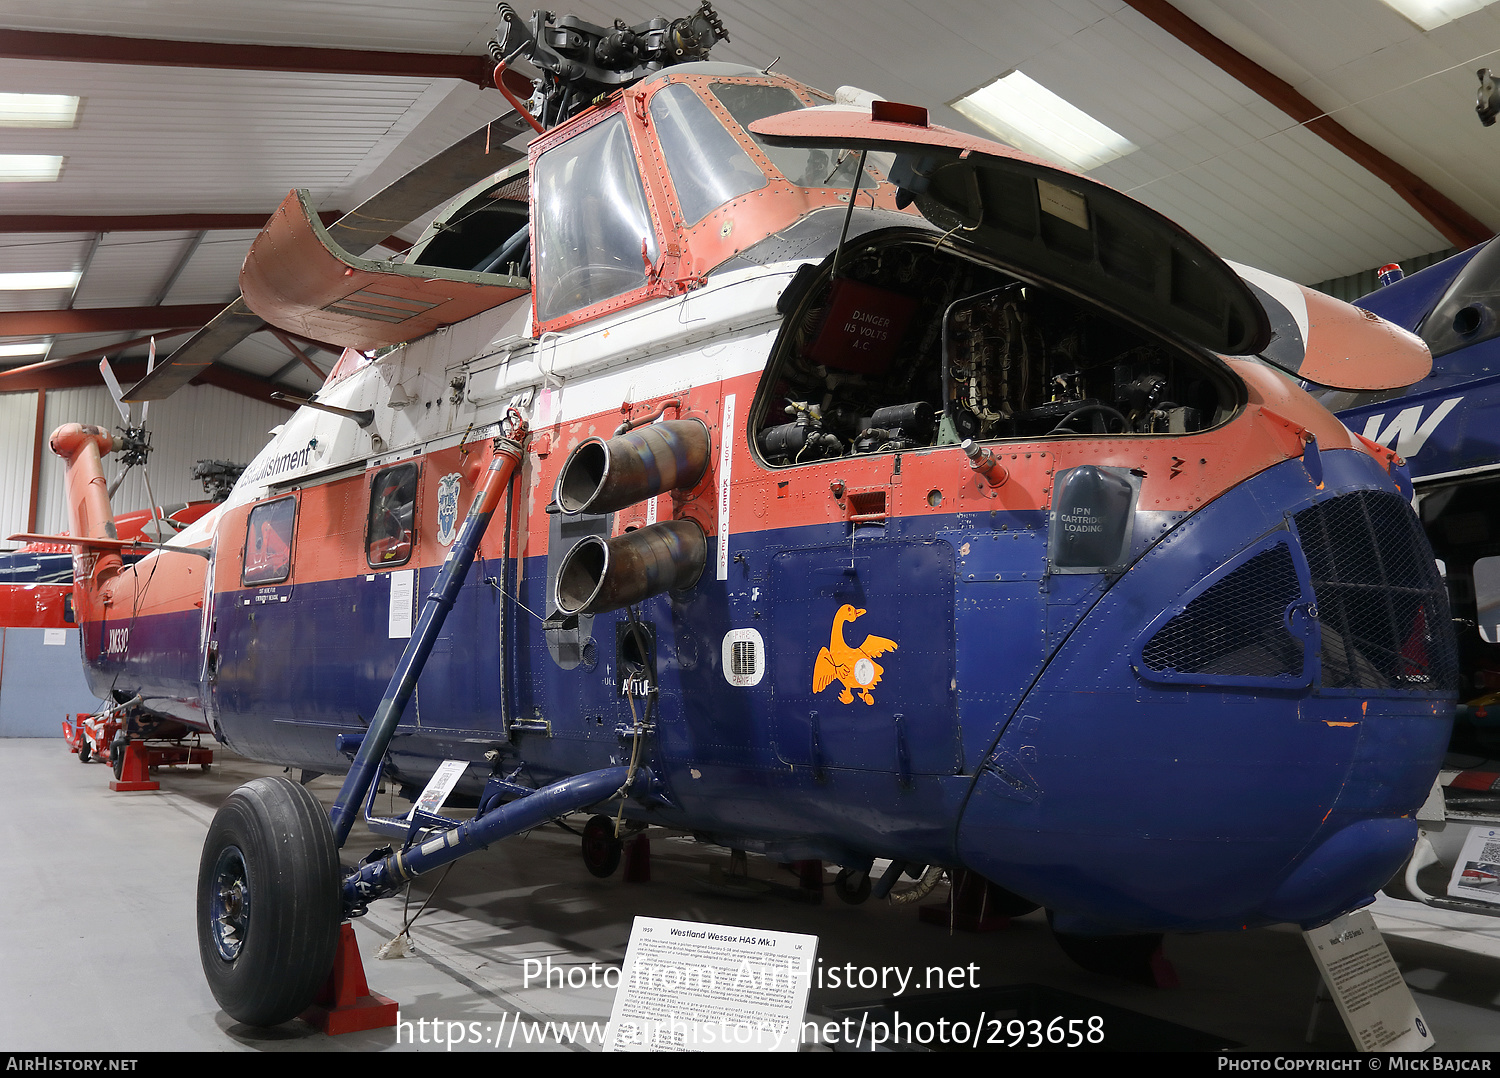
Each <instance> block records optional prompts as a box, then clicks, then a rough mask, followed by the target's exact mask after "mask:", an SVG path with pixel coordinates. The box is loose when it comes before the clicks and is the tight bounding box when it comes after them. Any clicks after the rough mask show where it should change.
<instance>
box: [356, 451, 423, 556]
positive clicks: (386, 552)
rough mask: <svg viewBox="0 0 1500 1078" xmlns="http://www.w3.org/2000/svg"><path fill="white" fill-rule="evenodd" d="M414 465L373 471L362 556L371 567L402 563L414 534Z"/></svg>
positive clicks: (402, 465)
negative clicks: (373, 476)
mask: <svg viewBox="0 0 1500 1078" xmlns="http://www.w3.org/2000/svg"><path fill="white" fill-rule="evenodd" d="M416 522H417V466H416V465H415V464H410V463H408V464H397V465H393V466H392V467H390V468H382V469H381V470H380V471H378V472H376V473H375V479H374V481H373V482H372V483H371V484H370V518H369V522H368V525H367V527H366V528H365V536H366V539H365V560H366V561H368V562H369V563H370V565H371V566H372V567H374V568H380V567H381V566H390V565H405V564H406V563H407V562H408V561H410V560H411V548H412V542H413V540H414V539H415V538H416V534H417V525H416Z"/></svg>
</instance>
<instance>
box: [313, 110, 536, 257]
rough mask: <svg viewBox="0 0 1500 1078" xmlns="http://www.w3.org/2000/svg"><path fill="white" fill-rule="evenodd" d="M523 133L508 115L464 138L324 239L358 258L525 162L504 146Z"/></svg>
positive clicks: (335, 226) (330, 228)
mask: <svg viewBox="0 0 1500 1078" xmlns="http://www.w3.org/2000/svg"><path fill="white" fill-rule="evenodd" d="M523 127H525V122H524V121H523V120H521V119H520V118H519V117H518V116H517V115H516V114H515V113H514V112H512V113H510V114H508V115H506V116H502V117H501V118H500V119H498V120H496V121H494V122H493V123H491V124H487V125H485V126H484V127H481V128H480V129H479V130H478V131H475V132H474V133H473V134H470V135H467V136H465V137H464V138H462V139H460V140H459V141H457V142H455V143H454V144H453V145H452V146H449V147H448V148H447V149H446V150H444V151H443V152H442V153H440V154H438V155H437V156H436V157H433V158H431V159H429V160H428V161H427V162H426V163H424V164H421V165H418V166H417V167H416V168H414V169H412V170H411V171H410V172H408V173H407V174H406V175H405V176H402V177H401V178H400V179H399V180H396V181H394V182H393V183H391V184H389V185H388V186H386V187H385V188H383V189H382V190H380V191H379V192H377V193H376V194H373V195H371V196H370V197H369V198H367V199H365V201H363V202H361V203H360V204H359V205H358V206H355V207H354V209H352V210H350V211H349V212H348V213H346V214H344V216H342V217H340V218H339V219H338V220H337V221H335V222H334V223H333V224H331V225H330V226H328V235H329V237H330V238H331V239H332V240H333V242H335V243H337V244H338V245H339V246H340V247H342V248H344V250H346V251H349V252H350V253H351V254H363V253H364V252H366V251H368V250H369V249H370V248H371V247H374V246H375V245H376V244H378V243H379V242H380V241H381V240H383V239H385V238H386V237H387V236H389V235H391V234H392V233H394V232H396V231H397V230H399V229H401V228H404V227H406V226H407V225H408V224H410V223H411V222H412V221H415V220H416V219H417V218H418V217H420V216H422V214H424V213H426V212H427V211H428V210H431V209H433V208H435V207H437V206H439V205H440V204H442V202H443V201H444V200H445V199H449V198H452V197H453V196H454V195H456V194H458V193H459V192H460V191H462V190H463V189H464V188H465V187H468V186H469V185H470V184H475V183H478V182H479V181H480V180H482V179H484V178H485V177H486V176H488V175H490V174H492V173H495V172H499V171H500V170H501V169H502V168H504V167H505V166H506V165H509V164H511V163H512V162H514V161H519V160H520V159H521V158H522V157H524V156H526V153H525V151H524V150H514V149H512V148H511V147H509V146H506V145H505V140H506V139H508V138H510V137H512V136H513V135H515V134H517V133H518V132H520V131H521V129H522V128H523ZM486 147H488V148H489V153H486V152H485V149H486Z"/></svg>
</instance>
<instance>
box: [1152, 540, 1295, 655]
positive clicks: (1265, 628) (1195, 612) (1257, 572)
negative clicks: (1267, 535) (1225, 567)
mask: <svg viewBox="0 0 1500 1078" xmlns="http://www.w3.org/2000/svg"><path fill="white" fill-rule="evenodd" d="M1301 595H1302V592H1301V588H1300V586H1299V585H1298V583H1297V570H1296V568H1295V567H1294V566H1293V564H1292V555H1291V552H1290V551H1288V550H1287V548H1286V546H1285V545H1284V544H1278V545H1277V546H1274V547H1271V548H1270V549H1269V550H1263V551H1261V552H1260V553H1259V554H1257V555H1255V557H1253V558H1251V559H1250V560H1249V561H1247V562H1245V564H1244V565H1241V566H1240V567H1239V568H1238V569H1235V570H1234V571H1233V572H1231V573H1230V574H1229V575H1228V576H1226V577H1224V579H1222V580H1220V581H1217V582H1216V583H1215V584H1213V585H1212V586H1211V587H1210V588H1209V589H1208V590H1207V591H1205V592H1204V593H1203V594H1202V595H1199V596H1197V597H1196V598H1195V599H1193V601H1192V602H1190V603H1188V605H1187V607H1186V609H1184V610H1183V611H1182V613H1180V614H1178V615H1177V616H1176V617H1174V618H1173V619H1172V620H1171V621H1169V622H1167V623H1166V624H1165V625H1163V626H1162V627H1161V628H1160V629H1159V630H1158V631H1157V633H1156V635H1154V636H1153V637H1152V638H1151V640H1150V642H1149V643H1147V645H1146V646H1145V648H1144V649H1143V650H1142V652H1141V660H1142V661H1143V662H1144V663H1145V665H1146V666H1147V667H1149V668H1150V669H1152V670H1156V671H1159V672H1162V673H1169V672H1175V673H1178V674H1195V675H1199V676H1206V677H1216V678H1217V677H1253V678H1275V677H1289V676H1290V677H1297V676H1300V675H1301V673H1302V643H1301V641H1299V640H1298V639H1297V638H1296V637H1294V636H1292V634H1291V633H1290V632H1288V631H1287V627H1286V620H1285V617H1284V615H1285V613H1286V608H1287V607H1288V606H1290V605H1291V604H1292V603H1295V602H1297V600H1298V599H1300V598H1301Z"/></svg>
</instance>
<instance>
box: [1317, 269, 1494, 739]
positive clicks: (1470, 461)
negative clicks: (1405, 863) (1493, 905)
mask: <svg viewBox="0 0 1500 1078" xmlns="http://www.w3.org/2000/svg"><path fill="white" fill-rule="evenodd" d="M1385 270H1386V271H1387V273H1386V276H1387V278H1388V279H1389V283H1387V284H1384V285H1383V287H1380V288H1378V289H1377V290H1376V291H1374V292H1371V293H1370V294H1368V295H1366V296H1363V297H1362V298H1360V299H1358V300H1356V301H1355V304H1356V305H1357V306H1359V307H1360V308H1362V309H1365V310H1368V311H1371V312H1373V313H1376V314H1379V315H1380V316H1381V317H1383V318H1385V319H1386V320H1387V321H1389V322H1391V323H1393V324H1395V325H1398V326H1401V327H1402V328H1404V329H1407V330H1410V331H1412V332H1414V333H1417V334H1418V335H1420V336H1421V337H1422V339H1423V341H1424V342H1425V343H1426V344H1427V345H1428V347H1429V348H1430V349H1431V351H1432V354H1433V357H1434V359H1433V370H1432V373H1431V374H1430V375H1429V376H1428V377H1427V378H1424V379H1423V380H1422V381H1420V382H1418V383H1416V384H1414V385H1412V386H1409V387H1398V388H1393V389H1388V390H1383V391H1382V390H1366V391H1354V392H1350V391H1337V390H1326V389H1325V390H1319V391H1317V392H1316V395H1317V396H1318V397H1319V399H1320V400H1322V401H1323V402H1324V403H1325V404H1326V405H1327V406H1328V407H1329V408H1331V409H1333V410H1335V411H1336V412H1337V413H1338V415H1339V417H1340V418H1341V419H1343V421H1344V422H1345V423H1346V424H1347V425H1348V426H1349V427H1350V428H1351V429H1352V430H1354V431H1356V432H1359V433H1361V434H1362V435H1363V436H1364V437H1366V438H1369V439H1371V440H1372V441H1375V442H1378V443H1380V444H1382V445H1385V446H1388V447H1390V448H1392V449H1394V450H1396V451H1397V452H1399V453H1400V454H1401V455H1402V457H1403V458H1405V459H1406V460H1407V462H1408V464H1407V467H1408V470H1409V471H1410V473H1411V478H1412V482H1413V486H1414V496H1415V501H1416V504H1417V507H1418V512H1419V514H1420V516H1421V519H1422V524H1423V527H1424V528H1425V529H1426V531H1427V535H1428V538H1429V540H1430V541H1431V543H1432V546H1433V551H1434V553H1435V554H1436V555H1437V557H1438V558H1439V559H1440V560H1441V562H1442V565H1443V571H1444V577H1445V580H1446V583H1447V587H1448V591H1449V594H1450V601H1451V603H1452V608H1453V617H1454V620H1455V626H1456V627H1457V630H1458V648H1459V667H1460V677H1461V688H1460V699H1461V700H1462V701H1463V702H1462V703H1461V704H1460V705H1459V707H1458V711H1457V718H1456V722H1455V727H1454V739H1453V749H1454V751H1455V752H1458V753H1462V754H1468V755H1478V756H1481V757H1496V756H1500V714H1496V715H1495V716H1494V717H1492V715H1491V710H1492V706H1493V705H1494V704H1495V702H1496V700H1497V697H1496V696H1495V693H1496V691H1497V690H1500V647H1497V645H1500V626H1497V625H1496V624H1495V617H1494V608H1495V607H1496V605H1497V603H1500V588H1497V585H1500V581H1497V575H1496V568H1497V567H1500V560H1495V559H1496V555H1497V554H1500V545H1497V541H1496V536H1497V534H1500V533H1497V532H1496V521H1495V514H1494V510H1493V505H1494V504H1495V501H1494V495H1495V493H1496V481H1497V479H1496V469H1497V467H1500V444H1497V443H1496V440H1495V435H1494V432H1493V429H1492V426H1493V425H1492V424H1490V423H1488V419H1487V417H1488V416H1490V415H1491V414H1492V411H1493V409H1494V407H1495V382H1496V372H1497V370H1500V368H1497V367H1496V360H1497V357H1500V344H1497V341H1496V337H1497V334H1500V321H1497V316H1496V308H1495V302H1496V299H1495V297H1496V294H1497V292H1500V246H1497V245H1496V243H1495V242H1494V241H1493V240H1491V241H1488V242H1486V243H1482V244H1478V245H1476V246H1474V247H1471V248H1469V249H1468V250H1466V251H1462V252H1460V253H1458V254H1456V255H1453V256H1452V257H1450V258H1447V259H1445V260H1443V261H1441V262H1438V263H1436V264H1435V265H1432V266H1429V267H1427V268H1426V269H1423V270H1420V271H1418V272H1416V273H1413V274H1411V275H1404V274H1402V273H1401V270H1400V267H1399V266H1398V265H1391V266H1387V267H1385Z"/></svg>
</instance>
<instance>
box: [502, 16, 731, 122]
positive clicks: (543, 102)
mask: <svg viewBox="0 0 1500 1078" xmlns="http://www.w3.org/2000/svg"><path fill="white" fill-rule="evenodd" d="M498 11H499V15H500V25H499V27H498V28H497V29H496V31H495V39H494V40H492V41H491V42H490V57H491V59H493V60H494V61H495V63H497V64H505V63H508V62H509V61H510V60H511V59H514V58H515V57H516V56H521V57H524V58H525V59H526V61H527V62H528V63H530V64H531V65H532V66H533V67H535V68H536V69H537V70H538V71H540V72H541V75H540V76H538V77H537V78H536V79H535V80H534V81H533V83H532V87H533V93H532V98H531V101H530V102H529V103H527V106H526V107H527V110H528V111H529V112H531V113H532V115H533V116H534V117H535V118H536V119H537V120H538V121H539V122H540V123H541V125H542V127H555V126H556V125H557V124H560V123H562V122H563V121H564V120H566V119H567V118H568V117H569V116H572V115H574V114H575V113H578V112H581V111H582V110H583V109H585V108H587V107H588V106H589V105H591V104H593V102H594V99H595V98H597V97H598V96H599V95H601V94H606V93H609V92H611V91H613V90H618V89H620V88H622V87H625V86H629V85H630V84H631V83H633V82H635V81H637V80H639V79H643V78H645V77H646V76H647V75H650V74H652V73H653V72H656V71H660V70H661V69H662V68H664V67H670V66H671V65H673V64H683V63H688V62H690V61H693V60H706V59H708V53H709V50H710V49H712V48H713V46H714V44H715V42H718V41H728V40H729V34H728V32H727V31H726V30H725V29H724V23H723V20H721V19H720V18H719V13H718V12H716V11H715V10H714V8H713V5H712V4H711V3H709V0H703V3H702V4H701V5H700V6H699V8H698V10H697V11H695V12H693V13H692V14H691V15H686V16H684V17H682V18H680V19H667V18H663V17H661V16H658V17H656V18H654V19H648V20H647V21H646V22H643V23H638V24H637V25H635V26H630V25H628V24H627V23H625V21H624V20H622V19H616V20H615V22H614V25H613V26H611V27H609V28H605V27H603V26H596V25H594V24H593V23H591V22H585V21H584V20H583V19H580V18H578V16H576V15H553V13H552V12H550V11H536V12H533V13H532V16H531V24H530V26H527V25H526V24H525V23H523V22H522V21H521V17H520V16H519V15H518V14H516V11H515V9H514V8H512V7H511V6H510V5H509V4H505V3H502V4H500V6H499V9H498Z"/></svg>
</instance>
